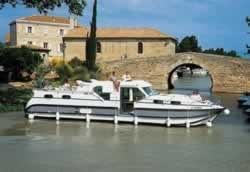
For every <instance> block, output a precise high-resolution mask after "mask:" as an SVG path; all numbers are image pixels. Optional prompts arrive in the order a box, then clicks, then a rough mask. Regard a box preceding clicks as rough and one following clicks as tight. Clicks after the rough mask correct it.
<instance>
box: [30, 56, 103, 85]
mask: <svg viewBox="0 0 250 172" xmlns="http://www.w3.org/2000/svg"><path fill="white" fill-rule="evenodd" d="M100 76H101V70H100V67H99V66H98V65H95V66H94V68H93V69H92V70H89V69H88V67H87V63H86V62H85V61H81V60H80V59H78V58H77V57H75V58H73V59H72V60H71V61H69V62H64V61H63V60H61V59H59V60H58V59H53V60H52V61H51V62H50V64H48V65H44V64H43V65H40V66H38V67H37V69H36V70H35V79H34V87H36V88H42V87H44V86H51V87H59V86H61V85H63V84H64V82H65V81H66V80H67V81H68V82H70V83H71V84H72V85H74V84H75V81H76V80H82V81H90V79H99V78H100Z"/></svg>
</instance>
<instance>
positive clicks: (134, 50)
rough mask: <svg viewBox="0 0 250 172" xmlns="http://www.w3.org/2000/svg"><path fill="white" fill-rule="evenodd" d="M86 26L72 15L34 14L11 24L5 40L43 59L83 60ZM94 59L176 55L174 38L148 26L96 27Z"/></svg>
mask: <svg viewBox="0 0 250 172" xmlns="http://www.w3.org/2000/svg"><path fill="white" fill-rule="evenodd" d="M88 34H89V28H86V27H82V26H78V25H77V21H76V20H75V19H73V18H68V19H67V18H64V17H55V16H41V15H34V16H28V17H23V18H19V19H17V20H15V21H13V22H11V23H10V33H9V34H7V35H6V43H8V45H9V46H11V47H20V46H22V45H26V46H28V47H30V48H31V49H33V50H34V51H36V52H38V53H40V54H41V55H42V57H44V58H45V59H46V58H47V57H48V56H49V57H60V58H62V57H63V55H64V57H65V58H66V60H70V59H72V58H74V57H78V58H79V59H82V60H85V59H86V52H85V51H86V38H87V35H88ZM97 39H98V42H97V59H98V60H112V59H121V58H122V59H126V58H135V57H146V56H147V57H149V56H163V55H172V54H175V44H176V39H175V38H174V37H173V36H170V35H168V34H165V33H162V32H160V31H158V30H156V29H151V28H102V29H98V30H97Z"/></svg>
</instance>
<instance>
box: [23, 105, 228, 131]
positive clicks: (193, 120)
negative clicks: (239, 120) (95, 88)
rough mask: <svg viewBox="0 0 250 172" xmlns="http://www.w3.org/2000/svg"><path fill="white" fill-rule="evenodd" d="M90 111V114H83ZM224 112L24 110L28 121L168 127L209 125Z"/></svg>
mask: <svg viewBox="0 0 250 172" xmlns="http://www.w3.org/2000/svg"><path fill="white" fill-rule="evenodd" d="M88 110H89V113H86V112H87V111H88ZM223 110H224V109H213V110H189V111H185V110H171V109H164V110H163V109H162V110H159V109H158V110H155V109H154V110H152V109H135V110H134V111H133V112H132V113H130V114H129V115H123V114H121V113H120V111H119V109H118V108H116V107H105V108H104V107H84V106H79V107H76V106H65V105H64V106H52V105H33V106H30V107H28V108H26V111H25V112H26V115H27V117H28V118H31V119H33V118H36V117H39V118H53V119H57V120H59V119H79V120H86V121H90V120H92V121H93V120H94V121H113V122H114V123H118V122H130V123H133V124H136V125H137V124H138V123H145V124H163V125H166V126H168V127H170V126H185V127H190V126H198V125H208V123H209V124H210V125H211V123H212V122H213V120H214V119H215V118H216V117H217V115H219V114H220V113H221V112H222V111H223Z"/></svg>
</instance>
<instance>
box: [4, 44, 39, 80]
mask: <svg viewBox="0 0 250 172" xmlns="http://www.w3.org/2000/svg"><path fill="white" fill-rule="evenodd" d="M42 63H43V60H42V57H41V56H40V55H39V54H38V53H34V52H32V50H31V49H29V48H28V47H25V46H22V47H20V48H11V47H5V46H4V45H2V46H0V64H1V66H3V67H4V72H3V73H2V74H1V75H3V76H1V77H0V78H2V79H1V80H2V81H4V80H13V81H28V80H29V79H30V78H29V76H30V75H31V74H32V73H33V72H34V70H35V69H36V67H37V66H39V65H40V64H42ZM4 77H5V78H4Z"/></svg>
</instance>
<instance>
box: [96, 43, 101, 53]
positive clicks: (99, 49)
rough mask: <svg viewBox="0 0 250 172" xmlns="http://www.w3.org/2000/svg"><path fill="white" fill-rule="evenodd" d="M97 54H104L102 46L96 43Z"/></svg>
mask: <svg viewBox="0 0 250 172" xmlns="http://www.w3.org/2000/svg"><path fill="white" fill-rule="evenodd" d="M96 52H97V53H101V52H102V44H101V43H100V42H97V43H96Z"/></svg>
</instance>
